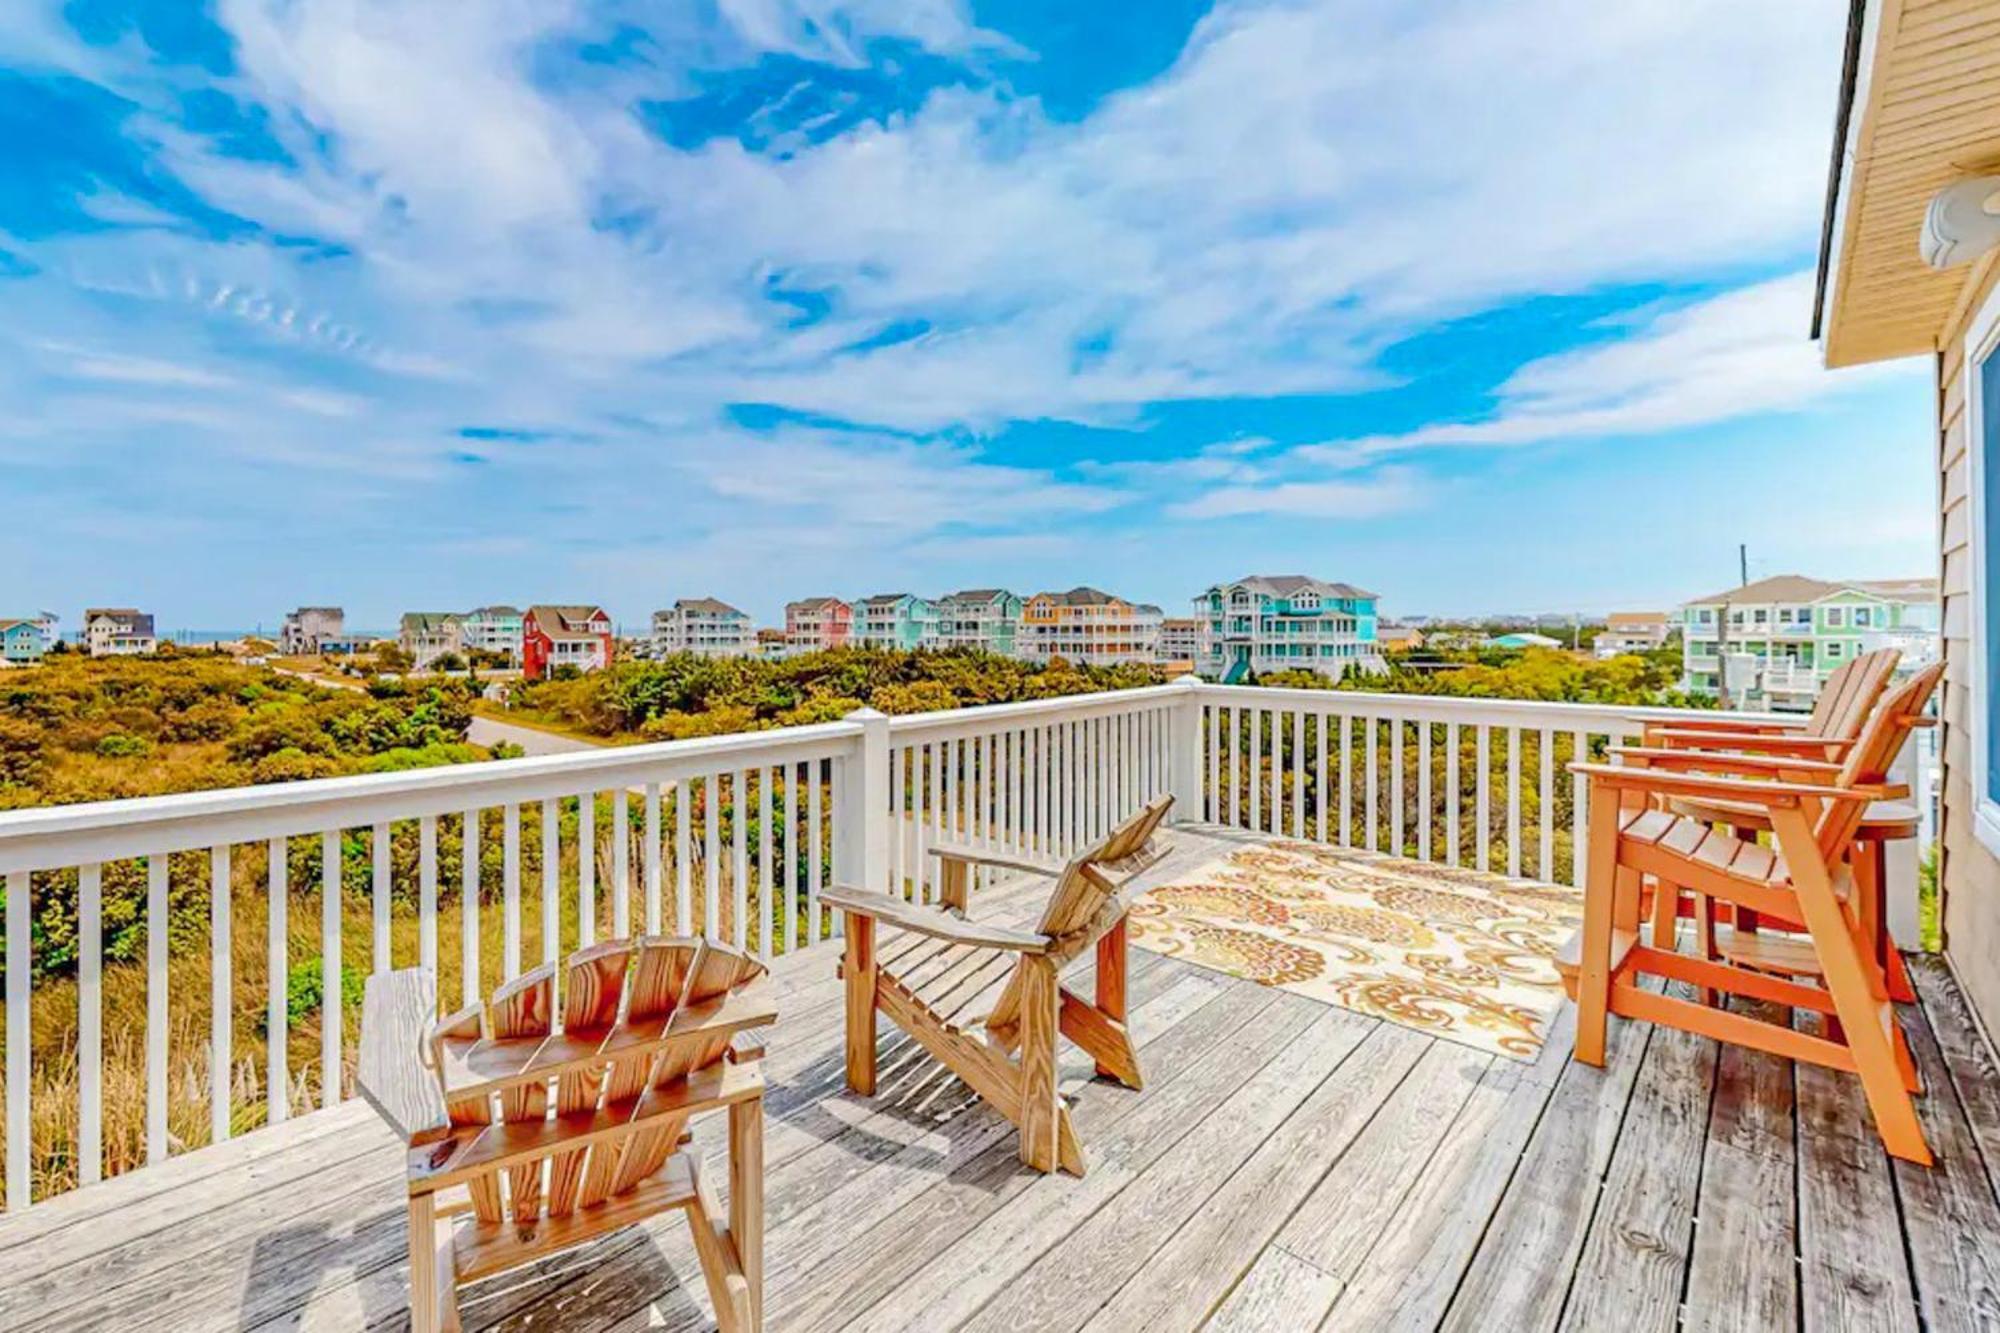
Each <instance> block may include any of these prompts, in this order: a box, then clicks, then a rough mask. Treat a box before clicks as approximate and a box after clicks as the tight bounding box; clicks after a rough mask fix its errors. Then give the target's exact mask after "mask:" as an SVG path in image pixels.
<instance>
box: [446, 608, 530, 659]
mask: <svg viewBox="0 0 2000 1333" xmlns="http://www.w3.org/2000/svg"><path fill="white" fill-rule="evenodd" d="M458 628H459V633H460V634H462V635H463V636H464V638H465V649H466V651H467V652H482V653H499V654H501V655H503V656H505V657H506V658H507V659H508V660H509V661H512V662H517V663H518V662H519V661H520V660H521V608H519V607H517V606H476V607H474V608H473V609H472V610H470V611H467V612H466V613H465V614H464V615H462V616H460V617H459V618H458Z"/></svg>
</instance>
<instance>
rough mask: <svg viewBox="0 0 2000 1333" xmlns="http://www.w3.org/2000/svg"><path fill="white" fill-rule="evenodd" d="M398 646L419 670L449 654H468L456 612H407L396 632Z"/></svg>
mask: <svg viewBox="0 0 2000 1333" xmlns="http://www.w3.org/2000/svg"><path fill="white" fill-rule="evenodd" d="M396 644H397V646H398V647H400V648H401V649H402V650H403V651H404V652H406V653H408V654H409V655H410V661H411V663H412V664H413V665H415V666H416V667H418V668H419V669H422V668H425V667H428V666H430V665H431V664H432V663H433V662H435V661H437V660H438V659H439V658H440V657H444V656H446V655H447V654H462V653H463V652H464V651H465V633H464V630H463V629H462V628H461V626H460V624H459V619H458V615H457V613H455V612H452V611H405V612H404V613H403V618H402V620H401V621H400V622H399V623H398V626H397V629H396Z"/></svg>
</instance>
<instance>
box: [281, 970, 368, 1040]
mask: <svg viewBox="0 0 2000 1333" xmlns="http://www.w3.org/2000/svg"><path fill="white" fill-rule="evenodd" d="M367 984H368V979H367V978H366V977H364V976H363V975H362V974H361V972H360V970H359V969H357V968H354V967H350V966H348V965H347V964H345V963H342V964H341V967H340V1000H341V1003H342V1004H343V1005H348V1006H353V1007H359V1006H360V1004H361V998H362V993H363V991H364V990H365V989H366V988H367ZM325 994H326V973H325V971H324V969H323V967H322V965H321V962H320V960H319V959H317V958H309V959H307V960H306V961H305V962H303V963H297V964H294V965H293V967H292V968H291V970H290V971H288V972H286V973H285V1016H286V1018H287V1019H288V1020H289V1021H290V1022H292V1023H294V1024H296V1023H299V1022H301V1021H303V1020H305V1019H308V1018H317V1017H319V1011H320V1004H321V999H322V997H323V996H324V995H325Z"/></svg>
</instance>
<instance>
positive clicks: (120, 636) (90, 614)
mask: <svg viewBox="0 0 2000 1333" xmlns="http://www.w3.org/2000/svg"><path fill="white" fill-rule="evenodd" d="M83 644H84V647H85V648H87V649H88V650H89V651H90V655H91V656H92V657H130V656H133V655H134V654H138V653H150V652H154V651H157V650H158V648H159V646H160V644H159V640H158V639H156V638H154V637H153V618H152V617H151V616H149V615H147V614H146V613H145V612H143V611H135V610H133V609H132V608H131V607H129V606H124V607H103V606H94V607H92V608H90V609H89V610H87V611H85V612H84V613H83Z"/></svg>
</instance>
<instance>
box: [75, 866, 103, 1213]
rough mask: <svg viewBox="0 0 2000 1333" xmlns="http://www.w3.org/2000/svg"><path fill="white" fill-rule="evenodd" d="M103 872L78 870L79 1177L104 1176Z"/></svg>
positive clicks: (87, 1179) (95, 868) (91, 1180)
mask: <svg viewBox="0 0 2000 1333" xmlns="http://www.w3.org/2000/svg"><path fill="white" fill-rule="evenodd" d="M103 904H104V872H103V869H102V867H100V866H98V865H95V864H92V865H86V866H79V867H78V868H77V872H76V933H77V962H76V988H77V995H76V1004H77V1014H76V1065H77V1134H76V1156H77V1180H78V1181H79V1182H80V1183H82V1184H85V1185H94V1184H96V1183H97V1182H98V1181H99V1180H100V1179H102V1178H103V1175H104V916H103Z"/></svg>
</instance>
